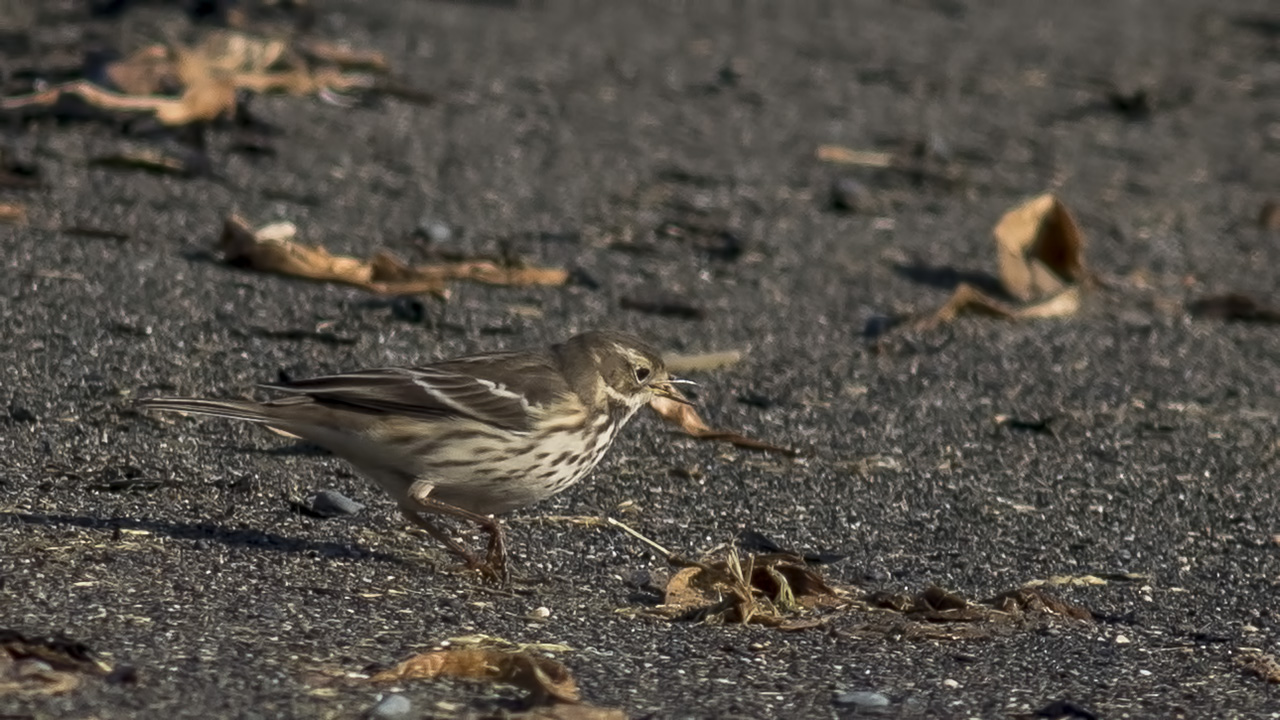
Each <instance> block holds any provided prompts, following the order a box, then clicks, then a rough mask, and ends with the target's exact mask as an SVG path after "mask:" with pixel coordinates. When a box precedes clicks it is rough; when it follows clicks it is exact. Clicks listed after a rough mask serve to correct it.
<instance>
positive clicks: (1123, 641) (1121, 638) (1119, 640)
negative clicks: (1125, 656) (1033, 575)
mask: <svg viewBox="0 0 1280 720" xmlns="http://www.w3.org/2000/svg"><path fill="white" fill-rule="evenodd" d="M1131 642H1133V641H1132V640H1130V639H1129V637H1128V636H1127V635H1117V636H1116V644H1117V645H1128V644H1129V643H1131Z"/></svg>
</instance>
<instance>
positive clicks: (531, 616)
mask: <svg viewBox="0 0 1280 720" xmlns="http://www.w3.org/2000/svg"><path fill="white" fill-rule="evenodd" d="M549 617H551V608H548V607H536V608H534V609H532V610H530V611H529V612H528V613H527V614H526V615H525V619H527V620H534V621H537V622H542V621H543V620H546V619H547V618H549Z"/></svg>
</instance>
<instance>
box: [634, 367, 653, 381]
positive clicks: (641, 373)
mask: <svg viewBox="0 0 1280 720" xmlns="http://www.w3.org/2000/svg"><path fill="white" fill-rule="evenodd" d="M650 374H651V371H650V370H649V368H647V367H637V368H636V382H638V383H642V382H644V381H645V380H648V379H649V375H650Z"/></svg>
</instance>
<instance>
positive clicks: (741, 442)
mask: <svg viewBox="0 0 1280 720" xmlns="http://www.w3.org/2000/svg"><path fill="white" fill-rule="evenodd" d="M649 407H650V409H652V410H653V411H654V412H656V413H657V414H658V417H660V418H662V419H663V420H666V421H667V422H669V423H671V424H672V425H675V426H676V427H678V428H680V429H681V430H683V431H684V432H685V433H687V434H689V435H692V436H693V437H696V438H698V439H699V440H719V441H721V442H727V443H731V444H733V445H737V446H738V447H741V448H747V449H750V450H763V451H765V452H771V453H779V454H782V455H787V456H790V457H794V456H796V455H798V454H799V452H798V451H796V450H794V449H792V448H788V447H783V446H781V445H774V444H773V443H769V442H765V441H764V440H757V439H755V438H750V437H747V436H745V435H739V434H738V433H735V432H729V431H726V430H713V429H711V427H710V426H708V425H707V423H706V422H704V421H703V419H702V418H701V417H699V416H698V412H697V411H696V410H694V409H693V407H692V406H690V405H685V404H684V403H681V402H677V401H675V400H672V399H670V398H664V397H656V398H654V399H653V400H651V401H650V402H649Z"/></svg>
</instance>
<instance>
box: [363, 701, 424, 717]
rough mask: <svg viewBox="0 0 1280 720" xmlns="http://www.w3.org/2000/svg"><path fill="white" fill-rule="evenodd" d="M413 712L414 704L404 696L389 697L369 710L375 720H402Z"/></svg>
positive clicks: (370, 715)
mask: <svg viewBox="0 0 1280 720" xmlns="http://www.w3.org/2000/svg"><path fill="white" fill-rule="evenodd" d="M412 712H413V703H411V702H409V698H407V697H405V696H403V695H387V696H386V697H384V698H382V699H381V700H379V701H378V704H377V705H374V706H373V707H372V708H370V710H369V717H370V718H373V719H374V720H402V718H408V717H409V715H410V713H412Z"/></svg>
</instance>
